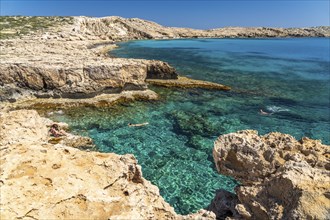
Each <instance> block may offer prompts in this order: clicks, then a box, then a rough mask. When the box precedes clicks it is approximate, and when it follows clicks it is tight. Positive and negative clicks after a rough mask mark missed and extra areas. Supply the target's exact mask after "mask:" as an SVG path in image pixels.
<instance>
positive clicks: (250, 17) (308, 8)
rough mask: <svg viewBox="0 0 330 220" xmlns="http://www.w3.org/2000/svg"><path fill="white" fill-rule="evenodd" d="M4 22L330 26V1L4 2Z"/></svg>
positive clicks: (2, 14)
mask: <svg viewBox="0 0 330 220" xmlns="http://www.w3.org/2000/svg"><path fill="white" fill-rule="evenodd" d="M0 3H1V11H0V12H1V16H4V15H24V16H81V15H84V16H91V17H104V16H113V15H116V16H122V17H125V18H133V17H138V18H141V19H146V20H151V21H154V22H157V23H159V24H161V25H164V26H171V27H190V28H198V29H210V28H218V27H226V26H243V27H260V26H264V27H312V26H329V25H330V18H329V14H330V0H254V1H252V0H231V1H229V0H213V1H208V0H205V1H202V0H195V1H189V0H176V1H171V0H168V1H164V0H147V1H140V0H130V1H129V0H121V1H114V0H108V1H106V0H103V1H99V0H94V1H93V0H82V1H78V0H73V1H72V0H52V1H49V0H37V1H30V0H21V1H18V0H0Z"/></svg>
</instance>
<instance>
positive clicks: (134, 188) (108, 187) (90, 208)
mask: <svg viewBox="0 0 330 220" xmlns="http://www.w3.org/2000/svg"><path fill="white" fill-rule="evenodd" d="M49 123H51V121H49V120H48V119H45V118H41V117H40V116H39V115H38V114H37V112H36V111H33V110H19V111H12V112H9V113H4V114H2V115H1V116H0V125H1V127H0V135H1V137H0V151H1V170H0V189H1V204H0V207H1V216H0V217H1V219H15V218H22V219H29V218H32V219H45V218H47V219H108V218H110V217H111V219H174V218H175V216H176V214H175V212H174V210H173V208H172V207H171V206H170V205H169V204H168V203H166V202H165V201H164V199H163V198H162V197H161V196H160V195H159V190H158V188H157V187H156V186H154V185H152V184H151V183H150V182H149V181H147V180H145V179H144V178H143V177H142V171H141V168H140V166H139V165H138V164H137V160H136V159H135V158H134V156H133V155H116V154H113V153H98V152H86V151H81V150H79V149H76V148H73V147H71V146H69V145H67V144H70V143H71V142H60V143H58V144H51V143H49V142H48V140H49V138H50V137H49V134H48V128H47V126H46V125H47V124H49ZM75 143H77V142H75ZM84 144H85V143H84ZM74 147H77V146H74Z"/></svg>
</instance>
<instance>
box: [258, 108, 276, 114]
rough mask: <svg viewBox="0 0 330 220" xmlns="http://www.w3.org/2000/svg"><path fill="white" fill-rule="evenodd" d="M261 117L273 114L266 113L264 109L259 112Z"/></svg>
mask: <svg viewBox="0 0 330 220" xmlns="http://www.w3.org/2000/svg"><path fill="white" fill-rule="evenodd" d="M259 113H260V115H271V114H273V113H268V112H264V111H263V110H262V109H260V111H259Z"/></svg>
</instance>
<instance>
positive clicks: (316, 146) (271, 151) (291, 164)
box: [213, 130, 330, 219]
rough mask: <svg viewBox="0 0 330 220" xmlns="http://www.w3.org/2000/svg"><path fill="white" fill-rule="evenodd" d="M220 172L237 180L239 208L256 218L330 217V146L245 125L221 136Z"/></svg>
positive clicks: (215, 152) (217, 146)
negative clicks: (236, 130)
mask: <svg viewBox="0 0 330 220" xmlns="http://www.w3.org/2000/svg"><path fill="white" fill-rule="evenodd" d="M213 157H214V160H215V163H216V167H217V169H218V171H219V172H220V173H222V174H226V175H231V176H233V177H235V178H236V179H238V180H239V181H240V182H241V183H242V185H241V186H239V187H237V189H236V192H237V196H238V199H239V204H238V205H237V206H236V211H237V212H238V213H240V214H241V215H242V216H244V217H246V218H256V219H280V218H281V219H282V218H283V219H299V218H301V219H327V217H328V216H329V213H330V198H329V188H330V181H329V176H330V171H329V170H330V159H329V157H330V155H329V146H326V145H323V144H321V142H320V141H317V140H311V139H308V138H303V139H302V140H300V141H297V140H296V139H294V138H293V137H292V136H290V135H286V134H281V133H277V132H273V133H269V134H267V135H264V136H259V135H258V133H257V132H256V131H252V130H245V131H240V132H237V133H231V134H226V135H222V136H220V137H219V138H218V139H217V140H216V142H215V145H214V150H213Z"/></svg>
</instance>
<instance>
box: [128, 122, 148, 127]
mask: <svg viewBox="0 0 330 220" xmlns="http://www.w3.org/2000/svg"><path fill="white" fill-rule="evenodd" d="M148 124H149V123H148V122H145V123H142V124H132V123H128V127H141V126H145V125H148Z"/></svg>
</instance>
